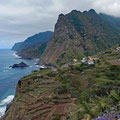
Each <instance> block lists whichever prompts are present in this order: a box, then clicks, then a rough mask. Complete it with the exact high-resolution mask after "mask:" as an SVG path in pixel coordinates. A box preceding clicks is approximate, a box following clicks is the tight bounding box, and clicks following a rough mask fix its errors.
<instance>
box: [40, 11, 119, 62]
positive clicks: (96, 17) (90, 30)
mask: <svg viewBox="0 0 120 120" xmlns="http://www.w3.org/2000/svg"><path fill="white" fill-rule="evenodd" d="M106 16H107V17H109V19H107V20H106V19H105V15H104V16H103V15H102V14H97V13H96V12H95V10H93V9H91V10H89V11H86V12H85V11H84V12H80V11H77V10H73V11H71V12H70V13H68V14H66V15H63V14H60V15H59V17H58V21H57V23H56V25H55V30H54V34H53V36H52V38H51V39H50V40H49V41H48V45H47V48H46V49H45V51H44V52H43V54H42V56H41V57H40V61H39V64H42V63H53V64H55V63H57V62H58V61H63V63H65V62H70V61H71V60H72V59H73V58H77V59H80V58H81V57H83V56H85V55H92V54H95V53H96V52H100V51H103V50H105V49H107V48H109V47H112V46H113V45H115V44H119V43H120V34H119V33H120V28H119V27H118V26H117V25H116V24H115V23H116V22H117V20H118V19H119V18H115V17H114V21H113V20H110V19H113V17H112V16H108V15H106ZM111 23H112V24H111ZM119 25H120V24H119ZM69 41H71V42H69ZM73 41H74V42H73ZM62 43H63V44H62ZM52 46H54V47H53V48H52ZM66 46H69V47H68V49H66ZM58 48H59V49H58ZM70 49H71V50H70ZM57 51H58V52H57ZM70 53H72V54H71V55H70ZM75 54H76V55H75ZM63 55H64V56H65V57H66V58H65V57H63ZM72 56H74V57H72ZM80 56H81V57H80ZM64 58H65V59H64ZM59 59H60V60H59ZM67 59H68V60H67ZM58 63H59V62H58ZM60 64H61V63H60Z"/></svg>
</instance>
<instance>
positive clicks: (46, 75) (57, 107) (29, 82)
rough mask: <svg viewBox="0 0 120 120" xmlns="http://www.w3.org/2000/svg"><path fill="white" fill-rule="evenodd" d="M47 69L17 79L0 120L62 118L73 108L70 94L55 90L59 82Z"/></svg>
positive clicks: (58, 119) (61, 119)
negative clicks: (13, 94) (14, 88)
mask: <svg viewBox="0 0 120 120" xmlns="http://www.w3.org/2000/svg"><path fill="white" fill-rule="evenodd" d="M55 76H56V75H55V74H53V73H52V72H51V71H50V70H49V69H44V70H41V71H39V72H34V73H32V74H31V75H29V76H26V77H24V78H22V79H21V80H19V82H18V85H17V88H16V94H15V98H14V100H13V102H12V103H10V104H9V105H8V108H7V111H6V113H5V115H4V116H3V117H2V118H1V119H0V120H64V119H66V118H67V117H69V116H70V112H71V111H72V110H73V109H74V101H75V99H74V98H72V97H71V95H70V94H68V93H66V94H62V93H60V94H59V93H58V92H57V91H56V92H55V89H56V87H57V86H60V84H61V83H60V82H59V81H58V80H57V79H56V77H55Z"/></svg>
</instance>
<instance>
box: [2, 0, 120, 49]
mask: <svg viewBox="0 0 120 120" xmlns="http://www.w3.org/2000/svg"><path fill="white" fill-rule="evenodd" d="M91 8H93V9H95V10H96V11H97V12H98V13H99V12H102V13H106V14H109V15H114V16H118V17H119V16H120V12H119V11H120V1H119V0H0V48H1V47H3V46H4V47H11V46H12V45H13V44H14V43H15V42H17V41H23V40H24V39H25V38H27V37H28V36H30V35H33V34H35V33H38V32H41V31H46V30H53V29H54V25H55V23H56V21H57V17H58V15H59V14H60V13H64V14H66V13H68V12H70V11H71V10H73V9H78V10H80V11H84V10H89V9H91ZM8 43H9V44H8Z"/></svg>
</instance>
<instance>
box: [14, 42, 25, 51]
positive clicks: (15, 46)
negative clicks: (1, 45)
mask: <svg viewBox="0 0 120 120" xmlns="http://www.w3.org/2000/svg"><path fill="white" fill-rule="evenodd" d="M22 43H23V42H19V43H15V45H14V46H13V47H12V50H14V51H17V50H18V49H19V48H20V45H21V44H22Z"/></svg>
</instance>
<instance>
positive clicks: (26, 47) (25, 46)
mask: <svg viewBox="0 0 120 120" xmlns="http://www.w3.org/2000/svg"><path fill="white" fill-rule="evenodd" d="M52 34H53V33H52V32H51V31H46V32H41V33H38V34H35V35H33V36H31V37H28V38H27V39H26V40H25V41H24V42H20V43H16V44H15V45H14V46H13V48H12V50H14V51H17V52H18V55H19V56H21V57H22V58H34V57H40V55H41V54H42V52H43V51H44V49H45V48H46V44H47V42H48V40H49V39H50V38H51V37H52Z"/></svg>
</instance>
